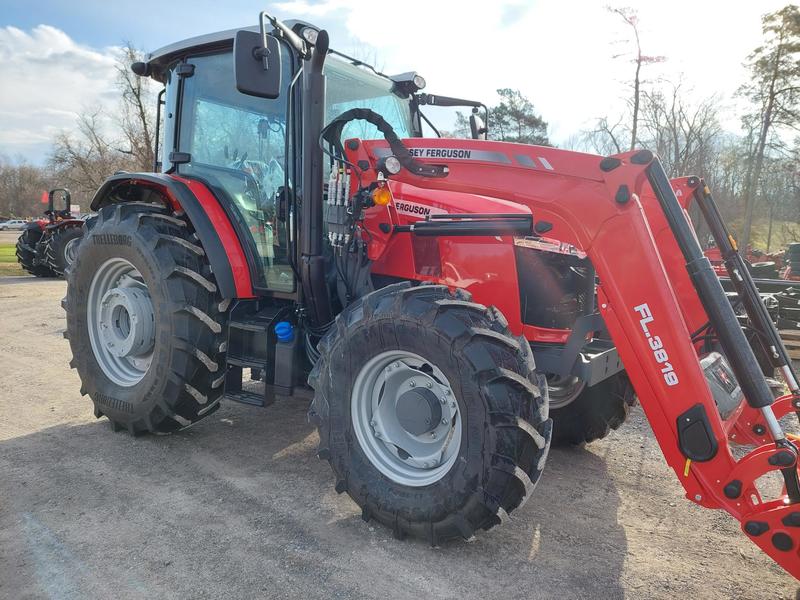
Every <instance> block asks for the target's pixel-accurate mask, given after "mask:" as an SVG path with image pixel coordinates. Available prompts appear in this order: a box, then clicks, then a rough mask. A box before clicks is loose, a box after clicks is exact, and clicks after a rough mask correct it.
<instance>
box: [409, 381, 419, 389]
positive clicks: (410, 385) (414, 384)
mask: <svg viewBox="0 0 800 600" xmlns="http://www.w3.org/2000/svg"><path fill="white" fill-rule="evenodd" d="M408 386H409V387H417V382H416V381H413V380H412V381H411V382H409V384H408Z"/></svg>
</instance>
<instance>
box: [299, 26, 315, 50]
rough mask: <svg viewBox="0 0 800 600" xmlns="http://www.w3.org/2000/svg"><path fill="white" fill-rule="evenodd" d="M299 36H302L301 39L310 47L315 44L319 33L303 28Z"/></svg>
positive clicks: (311, 28)
mask: <svg viewBox="0 0 800 600" xmlns="http://www.w3.org/2000/svg"><path fill="white" fill-rule="evenodd" d="M301 34H302V36H303V39H304V40H305V41H307V42H308V43H309V44H311V45H312V46H313V45H314V44H316V43H317V37H318V36H319V31H317V30H316V29H314V28H313V27H306V28H304V29H303V31H302V32H301Z"/></svg>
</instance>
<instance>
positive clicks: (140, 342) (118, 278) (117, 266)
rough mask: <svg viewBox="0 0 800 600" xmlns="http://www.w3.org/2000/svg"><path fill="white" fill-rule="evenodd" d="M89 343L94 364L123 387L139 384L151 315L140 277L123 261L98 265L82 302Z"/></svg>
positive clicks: (148, 350) (149, 352) (147, 357)
mask: <svg viewBox="0 0 800 600" xmlns="http://www.w3.org/2000/svg"><path fill="white" fill-rule="evenodd" d="M86 313H87V314H86V321H87V324H88V328H89V340H90V342H91V345H92V352H93V353H94V357H95V359H96V360H97V364H98V365H99V366H100V368H101V369H102V370H103V373H105V374H106V376H107V377H108V378H109V379H110V380H111V381H113V382H114V383H116V384H117V385H121V386H124V387H130V386H133V385H136V384H137V383H139V382H140V381H141V380H142V378H143V377H144V376H145V373H147V370H148V369H149V368H150V363H151V362H152V360H153V348H154V345H155V312H154V311H153V303H152V301H151V300H150V294H149V292H148V289H147V285H146V284H145V283H144V279H143V278H142V275H141V273H139V271H138V270H137V269H136V267H134V266H133V265H132V264H131V263H130V262H128V261H127V260H125V259H124V258H112V259H109V260H107V261H106V262H104V263H103V264H102V265H100V268H98V269H97V272H96V273H95V274H94V277H93V278H92V283H91V285H90V286H89V296H88V298H87V302H86Z"/></svg>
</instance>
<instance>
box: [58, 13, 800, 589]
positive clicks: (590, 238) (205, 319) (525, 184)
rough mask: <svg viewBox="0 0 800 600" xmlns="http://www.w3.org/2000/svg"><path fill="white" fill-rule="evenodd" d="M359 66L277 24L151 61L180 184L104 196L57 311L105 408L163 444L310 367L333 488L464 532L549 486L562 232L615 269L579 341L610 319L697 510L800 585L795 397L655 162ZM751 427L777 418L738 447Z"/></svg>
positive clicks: (308, 31) (390, 520) (275, 392)
mask: <svg viewBox="0 0 800 600" xmlns="http://www.w3.org/2000/svg"><path fill="white" fill-rule="evenodd" d="M340 58H341V57H340ZM351 67H352V65H349V66H348V63H347V61H344V62H342V61H339V60H338V59H337V58H336V53H335V52H333V51H331V50H330V49H329V40H328V35H327V33H326V32H325V31H321V30H318V29H316V28H314V27H313V26H310V25H308V24H304V23H294V24H293V25H292V26H289V25H287V24H284V23H282V22H280V21H277V20H276V19H273V18H271V17H269V16H268V15H266V14H264V13H262V15H261V23H260V29H259V30H258V31H252V30H240V31H238V32H224V33H222V34H212V35H209V36H203V37H202V38H198V39H195V40H191V41H190V42H188V43H185V44H178V45H175V46H172V47H168V48H167V49H165V51H163V52H161V53H160V54H158V55H157V56H155V57H151V58H150V60H148V61H147V62H145V63H138V64H137V65H134V71H135V72H137V73H138V74H139V75H142V76H152V77H154V78H156V79H158V80H160V81H165V82H166V83H167V92H166V94H165V96H164V102H165V104H166V106H165V110H164V116H165V118H164V130H163V132H164V134H163V157H162V161H161V163H162V164H161V170H162V172H161V173H119V174H116V175H114V176H112V177H110V178H109V179H108V180H107V181H106V182H105V183H104V184H103V186H102V187H101V188H100V190H98V192H97V193H96V195H95V197H94V199H93V201H92V208H93V209H94V210H97V211H98V212H99V215H98V218H97V219H95V220H92V221H91V222H89V223H87V224H86V229H87V231H86V238H85V241H84V242H83V243H82V244H81V245H80V247H79V251H78V254H77V257H76V259H75V262H74V264H73V267H72V269H71V270H70V273H69V278H68V290H67V296H66V298H65V300H64V302H63V305H64V308H65V309H66V311H67V331H66V333H65V336H66V337H68V339H69V342H70V346H71V349H72V353H73V359H72V363H71V364H72V366H73V367H74V368H76V369H77V371H78V374H79V376H80V378H81V386H82V387H81V391H82V393H83V394H88V395H89V396H90V398H91V399H92V401H93V403H94V407H95V415H96V416H97V417H101V416H105V417H107V418H108V420H109V421H110V422H111V424H112V427H113V428H114V429H126V430H127V431H129V432H130V433H131V434H134V435H137V434H141V433H145V432H159V433H167V432H170V431H174V430H177V429H180V428H182V427H186V426H189V425H192V424H193V423H195V422H197V421H199V420H200V419H202V418H204V417H206V416H208V415H210V414H212V413H213V412H214V411H215V410H216V409H217V408H218V407H219V403H220V401H221V400H223V399H228V400H235V401H239V402H243V403H247V404H253V405H259V406H266V405H268V404H270V403H272V402H274V401H275V400H276V399H277V398H279V397H283V396H287V395H291V394H292V393H294V392H302V391H303V390H304V384H303V381H304V380H305V379H306V378H307V379H308V382H309V383H310V385H311V387H312V388H313V401H312V402H311V406H310V409H309V419H310V420H311V421H312V422H313V423H314V424H315V425H316V426H317V429H318V431H319V438H320V443H319V448H318V455H319V457H320V458H322V459H325V460H327V461H328V462H329V463H330V465H331V467H332V469H333V472H334V474H335V479H336V483H335V489H336V491H337V492H340V493H343V492H347V493H348V494H349V495H350V497H351V498H352V499H353V500H354V501H355V502H356V503H357V504H358V505H359V506H360V507H361V509H362V515H363V517H364V518H365V519H367V520H369V519H375V520H377V521H379V522H380V523H382V524H384V525H386V526H387V527H389V528H391V529H392V531H393V532H394V533H395V535H396V536H397V537H404V536H406V535H412V536H415V537H422V538H425V539H428V540H429V541H430V542H431V543H432V544H438V543H441V542H444V541H447V540H449V539H452V538H470V537H472V535H473V534H474V533H475V532H476V531H477V530H479V529H488V528H490V527H492V526H494V525H495V524H498V523H501V522H503V521H504V520H506V519H507V517H508V515H509V514H510V513H512V512H513V511H514V510H516V509H517V508H518V507H519V506H521V505H522V504H523V503H524V502H525V501H526V500H527V499H528V498H529V497H530V496H531V494H532V492H533V489H534V487H535V485H536V483H537V481H538V479H539V477H540V475H541V473H542V470H543V468H544V466H545V461H546V458H547V453H548V449H549V446H550V442H551V439H552V435H553V433H552V427H553V422H552V420H551V419H550V417H549V406H548V393H547V389H548V386H547V382H546V380H545V377H544V376H543V375H542V374H541V373H540V372H538V371H537V370H536V364H535V360H534V353H533V352H532V350H531V344H529V343H528V339H526V336H525V335H524V334H525V323H524V319H523V310H522V307H521V306H520V304H521V303H520V294H519V287H520V283H519V282H520V278H521V277H523V276H529V274H528V273H525V274H523V273H522V272H521V270H524V269H521V267H520V264H523V265H524V264H525V263H521V262H520V261H518V260H516V257H517V254H518V253H519V252H520V250H518V248H524V247H525V244H528V243H530V244H536V243H544V241H545V240H544V236H545V235H546V237H547V239H549V240H551V241H554V242H555V243H557V244H559V245H560V250H561V251H562V253H563V254H565V255H568V254H573V255H574V256H575V257H576V258H578V259H583V258H585V259H588V260H589V261H590V264H591V265H592V267H593V269H594V271H596V274H597V276H598V278H599V285H598V287H597V309H598V311H599V313H598V314H599V317H591V318H590V319H589V321H590V322H589V323H588V324H587V325H586V330H585V331H584V334H583V335H584V337H587V338H588V337H589V336H590V335H591V334H592V332H594V331H597V330H598V329H601V328H602V329H605V330H606V331H607V332H608V335H609V337H610V341H611V342H613V344H614V345H615V346H616V348H617V351H618V352H619V357H621V360H622V361H623V362H624V364H625V370H626V373H627V376H628V377H629V378H630V381H631V382H632V385H633V387H634V388H635V390H636V394H637V396H638V397H639V400H640V401H641V403H642V406H643V408H644V410H645V413H646V415H647V417H648V420H649V421H650V424H651V426H652V428H653V431H654V433H655V435H656V438H657V440H658V442H659V445H660V447H661V449H662V451H663V453H664V455H665V458H666V460H667V462H668V463H669V464H670V466H671V467H672V468H673V469H674V471H675V472H676V474H677V476H678V478H679V480H680V482H681V484H682V485H683V486H684V488H685V490H686V493H687V497H688V498H689V499H690V500H692V501H694V502H695V503H697V504H699V505H701V506H704V507H708V508H722V509H724V510H726V511H727V512H729V513H730V514H731V515H732V516H734V518H736V519H737V520H738V521H740V523H741V524H742V527H743V529H744V531H745V533H746V535H748V536H749V537H750V538H751V539H752V540H753V541H754V542H755V543H756V544H758V545H759V546H760V547H761V548H762V549H763V550H764V551H765V552H767V553H768V554H769V555H770V556H772V557H773V558H774V559H775V560H776V561H777V562H778V563H779V564H781V565H782V566H783V567H784V568H785V569H787V570H788V571H789V572H790V573H792V574H793V575H795V576H796V577H797V576H800V555H798V548H800V546H799V545H800V508H798V503H799V502H800V488H799V487H798V474H797V447H796V445H795V443H794V441H793V440H792V439H790V438H789V437H787V436H786V435H785V434H784V433H783V431H782V429H781V426H780V424H779V423H778V420H777V418H776V412H777V414H782V411H784V409H785V408H786V406H794V403H796V402H797V401H798V398H797V395H796V394H797V390H796V386H795V388H792V393H791V394H789V395H788V396H785V397H783V398H781V399H779V400H778V401H777V404H776V409H775V410H773V398H772V394H771V392H770V389H769V387H768V385H767V381H766V379H765V377H764V375H763V374H762V373H761V370H760V369H759V367H758V364H757V362H756V360H755V357H754V355H753V353H752V350H751V349H750V347H749V346H748V344H747V341H746V340H745V338H744V334H743V332H742V330H741V328H740V326H739V324H738V321H737V319H736V316H735V314H734V313H733V309H732V307H731V305H730V303H729V302H728V301H727V299H726V297H725V294H724V292H723V291H722V288H721V286H720V284H719V280H718V279H717V277H716V275H715V273H714V272H713V270H712V269H711V266H710V264H709V263H708V260H707V259H706V258H705V257H704V256H703V255H702V251H701V250H700V246H699V244H698V243H697V240H696V238H695V237H694V233H693V231H692V229H691V227H690V225H689V222H688V220H687V219H686V217H685V214H684V211H683V209H682V207H681V206H680V204H679V203H678V200H677V199H676V196H675V194H674V192H673V190H672V188H671V187H670V184H669V181H668V180H667V178H666V176H665V174H664V171H663V168H662V167H661V164H660V163H659V161H658V159H657V158H656V157H654V156H653V155H652V154H651V153H650V152H647V151H639V152H629V153H625V154H620V155H617V156H612V157H605V158H603V157H599V156H593V155H588V154H579V153H574V152H568V151H563V150H557V149H553V148H540V147H536V146H526V145H517V144H509V143H501V142H489V141H479V140H443V139H440V140H424V141H423V140H420V139H418V138H414V137H413V136H411V135H409V133H410V132H411V131H412V130H413V124H412V123H411V120H410V119H408V118H407V115H408V114H409V113H408V112H406V111H404V109H403V106H404V105H403V101H404V97H403V96H402V95H401V94H398V93H396V90H397V88H398V86H400V87H401V88H402V85H407V84H408V82H409V81H412V82H413V81H414V80H415V79H416V78H415V77H405V78H398V80H397V81H395V80H391V79H389V78H385V77H383V76H382V75H380V74H378V73H375V74H374V75H377V77H373V76H372V75H369V74H365V73H364V72H363V70H360V69H357V68H351ZM405 98H406V99H407V97H405ZM231 153H235V155H236V156H238V157H243V156H244V155H246V156H247V159H245V158H241V159H239V160H238V161H237V164H236V165H232V164H231V162H230V159H229V157H230V156H231ZM243 167H246V168H243ZM417 210H429V213H428V214H427V218H425V219H421V220H420V219H415V220H413V221H410V220H408V219H407V218H406V217H407V216H408V215H407V214H406V215H403V214H401V213H403V212H405V213H408V212H411V211H417ZM676 252H677V253H678V254H677V258H678V259H679V260H680V264H682V265H684V267H681V268H678V267H677V266H676V264H675V260H674V259H675V256H674V254H675V253H676ZM731 260H733V259H731ZM733 270H734V271H735V270H736V267H735V265H734V267H733ZM742 277H743V281H744V285H743V286H742V290H741V294H742V295H743V297H747V298H750V295H752V291H751V290H750V288H749V285H748V284H747V281H748V277H749V275H747V274H746V273H745V274H743V275H742ZM541 280H542V282H543V283H542V285H543V286H544V285H546V283H547V279H546V278H545V277H544V276H542V278H541ZM593 280H594V273H593V274H592V295H593V294H594V291H593V290H594V282H593ZM467 289H469V291H467ZM745 305H746V308H747V309H748V311H749V312H751V313H752V314H751V317H752V318H753V320H754V321H756V322H760V321H759V317H758V309H757V299H756V300H753V299H752V298H750V299H749V300H748V301H746V302H745ZM701 327H702V328H701ZM764 327H765V335H769V331H770V330H769V328H768V327H767V325H766V324H764ZM696 328H697V330H700V331H701V332H702V333H703V339H702V340H700V339H696V336H695V335H694V334H695V331H696ZM772 331H773V332H774V329H773V330H772ZM578 337H580V336H578ZM575 343H577V341H576V342H575ZM705 343H707V344H708V346H707V347H706V346H705V345H703V344H705ZM591 368H599V367H596V366H593V367H591ZM248 369H251V370H252V369H254V370H256V371H257V372H258V373H259V374H260V378H261V379H262V380H263V382H264V386H263V391H261V390H258V391H257V390H256V389H255V388H253V387H251V386H250V385H248V384H247V382H246V381H245V377H244V375H245V373H246V371H247V370H248ZM785 374H786V377H787V380H788V379H789V378H790V377H793V372H791V369H790V368H789V369H788V370H787V371H786V372H785ZM777 407H780V410H778V408H777ZM784 412H785V411H784ZM742 419H751V421H753V422H754V421H755V420H757V421H758V423H759V424H761V425H762V426H763V431H761V430H759V431H761V433H759V434H757V435H755V436H754V435H749V437H748V439H747V440H746V441H748V442H749V443H751V444H753V445H755V446H756V447H755V449H753V450H751V451H750V452H749V453H747V454H746V455H745V456H743V457H742V458H739V459H736V458H734V456H733V454H732V453H731V449H730V446H729V444H728V437H729V435H730V434H731V433H732V432H734V430H735V429H736V427H737V426H739V425H741V423H742ZM748 426H749V424H748ZM759 436H760V437H759ZM772 472H778V473H780V476H781V477H782V478H783V481H784V491H783V493H782V494H781V495H779V496H778V497H777V498H771V499H770V498H765V497H762V496H761V494H760V492H759V490H758V489H757V488H756V480H757V479H759V478H760V477H762V476H763V475H766V474H769V473H772Z"/></svg>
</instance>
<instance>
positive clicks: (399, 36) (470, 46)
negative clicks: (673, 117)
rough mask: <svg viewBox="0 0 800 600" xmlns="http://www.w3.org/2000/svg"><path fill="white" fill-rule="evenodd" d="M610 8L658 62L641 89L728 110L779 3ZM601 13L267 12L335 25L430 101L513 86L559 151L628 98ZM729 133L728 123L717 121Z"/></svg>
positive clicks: (536, 6) (425, 4) (364, 2)
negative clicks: (663, 87) (671, 92)
mask: <svg viewBox="0 0 800 600" xmlns="http://www.w3.org/2000/svg"><path fill="white" fill-rule="evenodd" d="M621 4H622V5H630V6H632V7H634V8H635V9H636V10H637V11H638V13H639V17H640V27H641V33H642V40H643V46H644V48H643V49H644V51H645V53H647V54H651V55H664V56H666V57H667V60H666V62H664V63H662V64H658V65H651V66H648V67H647V68H646V69H645V77H646V78H647V79H648V80H650V81H651V82H653V83H657V82H659V81H666V80H669V81H672V82H676V83H677V82H678V81H679V80H682V81H683V82H684V87H689V88H693V91H694V94H696V96H697V97H702V98H705V97H708V96H711V95H712V94H718V95H719V96H720V97H721V99H722V101H723V104H724V105H728V104H730V103H731V101H732V100H731V98H732V96H733V93H734V92H735V90H736V89H737V88H738V86H739V85H740V84H741V83H743V82H744V81H745V79H746V76H747V75H746V72H745V70H744V69H743V67H742V63H743V62H744V60H745V58H746V56H747V55H748V54H749V53H750V52H751V51H752V49H753V48H754V47H755V46H756V45H758V44H759V42H760V38H761V15H762V14H763V13H766V12H769V11H771V10H775V9H777V8H779V7H780V6H781V5H782V4H783V2H782V1H781V0H760V1H759V2H755V3H738V4H737V5H736V8H735V10H733V9H732V8H731V7H732V5H731V4H730V2H729V1H727V0H725V1H723V0H708V1H706V2H697V1H696V0H674V1H673V2H669V3H654V2H649V1H647V0H626V1H625V2H622V3H621ZM604 5H605V3H604V2H597V1H596V0H570V1H569V2H554V1H537V2H532V1H530V0H495V1H494V2H486V3H484V2H481V3H477V2H469V1H464V0H436V2H431V1H430V0H404V1H403V2H394V3H392V4H389V3H387V4H386V5H383V6H382V8H381V10H380V11H379V12H376V10H375V3H374V1H373V0H322V1H319V2H309V1H306V0H298V1H292V2H285V3H282V4H278V5H277V7H278V9H279V10H280V14H281V16H283V17H285V18H290V17H297V18H307V19H308V20H310V21H312V22H315V23H317V24H318V25H320V26H325V27H328V28H331V29H334V28H338V27H340V26H341V25H344V27H345V28H346V30H347V32H348V33H349V35H350V39H341V38H337V37H332V39H331V44H332V46H333V47H334V48H337V49H341V50H345V47H347V46H348V45H349V46H356V47H358V46H359V44H360V45H361V46H363V45H365V44H366V45H368V46H370V47H372V48H374V49H375V50H374V52H372V54H374V55H376V56H378V57H379V60H380V61H381V63H382V66H384V67H385V70H386V71H387V72H389V73H399V72H403V71H408V70H412V69H415V70H417V71H419V72H420V73H421V74H422V75H424V76H425V78H426V80H427V81H428V86H429V91H431V92H435V93H440V94H447V95H452V96H458V97H462V98H474V99H479V100H483V101H485V102H487V104H491V103H494V102H495V101H496V99H497V98H496V95H495V90H496V89H497V88H501V87H512V88H518V89H520V90H521V91H522V92H523V93H524V94H525V95H527V96H528V97H529V98H530V99H531V100H532V101H533V102H534V104H535V105H536V108H537V110H538V111H540V112H541V113H542V116H543V117H544V118H545V120H547V121H549V123H550V125H551V131H552V133H553V135H552V137H553V139H555V140H556V141H557V142H563V141H565V140H566V139H567V138H569V137H570V136H571V135H573V134H575V133H577V132H578V131H579V130H580V129H581V128H585V127H587V126H588V125H590V124H591V123H592V122H593V121H594V120H595V119H596V118H597V117H601V116H606V115H608V116H613V115H616V114H620V113H621V112H623V110H624V108H625V102H626V99H627V97H628V95H629V88H628V87H627V86H628V83H629V82H630V80H631V78H632V75H633V68H632V66H631V63H630V60H629V58H626V57H620V58H617V59H615V58H613V56H614V55H615V54H619V53H621V52H622V53H624V52H626V51H628V50H630V49H631V46H630V42H629V41H628V40H630V33H629V31H627V30H626V28H625V25H624V24H623V23H622V21H621V19H619V17H617V16H615V15H613V14H611V13H610V12H609V11H608V10H607V9H606V8H605V6H604ZM721 15H724V22H723V21H720V18H721ZM343 46H344V47H343ZM345 51H346V50H345ZM361 53H362V54H363V53H364V51H363V47H362V52H361ZM368 54H369V52H368ZM428 112H429V113H430V116H431V117H432V118H433V120H434V122H436V123H437V124H438V125H440V126H444V127H448V126H450V125H451V124H452V118H453V117H452V113H451V112H448V111H445V110H444V109H438V112H434V109H431V108H429V109H428ZM737 124H738V120H737V119H735V118H733V119H730V120H729V121H728V122H727V123H726V125H728V126H729V127H731V128H736V127H737Z"/></svg>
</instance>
